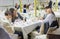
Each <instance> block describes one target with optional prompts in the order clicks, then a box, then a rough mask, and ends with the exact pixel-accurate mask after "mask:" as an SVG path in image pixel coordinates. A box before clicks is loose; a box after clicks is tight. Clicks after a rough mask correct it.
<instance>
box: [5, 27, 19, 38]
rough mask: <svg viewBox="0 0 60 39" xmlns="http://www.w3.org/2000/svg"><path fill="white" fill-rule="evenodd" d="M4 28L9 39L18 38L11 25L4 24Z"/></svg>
mask: <svg viewBox="0 0 60 39" xmlns="http://www.w3.org/2000/svg"><path fill="white" fill-rule="evenodd" d="M4 28H5V30H6V31H7V33H8V34H9V36H10V37H11V39H18V35H17V34H14V31H13V30H12V28H11V27H9V26H4Z"/></svg>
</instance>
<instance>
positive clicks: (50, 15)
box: [42, 6, 59, 33]
mask: <svg viewBox="0 0 60 39" xmlns="http://www.w3.org/2000/svg"><path fill="white" fill-rule="evenodd" d="M45 11H46V14H47V16H46V17H45V19H44V20H42V21H43V23H45V24H46V23H48V25H49V26H44V27H45V29H44V31H45V30H46V29H47V30H48V28H49V27H54V26H57V28H58V27H59V26H58V22H57V20H56V17H55V14H54V12H53V11H52V9H51V7H49V6H46V7H45ZM45 33H47V31H45Z"/></svg>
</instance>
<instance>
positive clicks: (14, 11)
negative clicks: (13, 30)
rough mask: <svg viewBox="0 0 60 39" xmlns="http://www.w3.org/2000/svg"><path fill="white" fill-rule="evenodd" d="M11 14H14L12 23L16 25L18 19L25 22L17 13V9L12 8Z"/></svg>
mask: <svg viewBox="0 0 60 39" xmlns="http://www.w3.org/2000/svg"><path fill="white" fill-rule="evenodd" d="M10 12H11V13H12V22H13V23H14V22H15V20H16V19H21V20H23V17H22V16H21V15H20V14H19V13H18V12H17V10H16V9H14V8H10Z"/></svg>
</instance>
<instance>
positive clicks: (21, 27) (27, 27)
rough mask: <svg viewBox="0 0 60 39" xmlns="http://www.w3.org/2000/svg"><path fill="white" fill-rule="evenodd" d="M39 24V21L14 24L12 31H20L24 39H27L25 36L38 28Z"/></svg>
mask: <svg viewBox="0 0 60 39" xmlns="http://www.w3.org/2000/svg"><path fill="white" fill-rule="evenodd" d="M41 22H42V21H41V20H39V21H35V22H25V23H22V24H18V23H16V24H15V25H14V29H15V30H17V31H22V32H23V37H24V39H28V36H27V34H29V33H30V32H32V31H33V30H34V29H35V28H36V27H37V26H40V25H41Z"/></svg>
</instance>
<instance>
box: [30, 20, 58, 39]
mask: <svg viewBox="0 0 60 39" xmlns="http://www.w3.org/2000/svg"><path fill="white" fill-rule="evenodd" d="M48 25H49V23H48ZM56 28H59V25H58V22H57V20H55V21H53V22H52V24H51V26H48V27H47V26H44V24H42V26H41V28H40V32H39V33H38V32H37V31H33V32H32V36H31V39H34V38H35V39H36V38H38V37H40V36H45V37H47V35H46V34H48V32H49V31H50V33H51V32H52V31H54V30H56ZM37 36H38V37H37ZM40 38H41V37H40ZM42 39H43V38H42Z"/></svg>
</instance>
